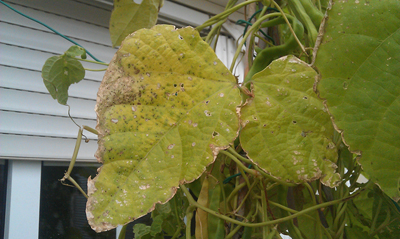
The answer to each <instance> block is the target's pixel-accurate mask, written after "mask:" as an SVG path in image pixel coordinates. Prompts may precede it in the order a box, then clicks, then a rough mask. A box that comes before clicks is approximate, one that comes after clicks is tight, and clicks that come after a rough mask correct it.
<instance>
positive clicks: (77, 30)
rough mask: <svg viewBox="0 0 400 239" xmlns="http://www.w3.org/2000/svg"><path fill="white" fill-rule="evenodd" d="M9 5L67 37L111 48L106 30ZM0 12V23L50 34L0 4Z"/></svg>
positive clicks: (42, 27)
mask: <svg viewBox="0 0 400 239" xmlns="http://www.w3.org/2000/svg"><path fill="white" fill-rule="evenodd" d="M10 5H11V6H12V7H14V8H15V9H17V10H18V11H21V12H22V13H24V14H26V15H28V16H30V17H32V18H35V19H36V20H39V21H41V22H43V23H45V24H47V25H49V26H50V27H52V28H54V29H55V30H57V31H58V32H60V33H62V34H64V35H66V36H68V37H73V38H77V39H81V40H86V41H92V42H97V43H99V44H103V45H107V46H111V40H110V36H109V33H108V30H107V28H105V27H99V26H95V25H92V24H89V23H85V22H81V21H77V20H74V19H70V18H66V17H60V16H57V15H54V14H50V13H46V12H43V11H37V10H34V9H30V8H27V7H22V6H18V5H15V4H10ZM0 11H1V14H0V21H3V22H8V23H13V24H16V25H21V26H26V27H29V28H33V29H38V30H43V31H47V32H50V30H49V29H47V28H46V27H44V26H42V25H40V24H38V23H36V22H34V21H32V20H29V19H27V18H25V17H23V16H21V15H19V14H17V13H15V12H14V11H12V10H10V9H8V8H7V7H6V6H4V5H2V4H0Z"/></svg>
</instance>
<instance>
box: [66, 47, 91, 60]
mask: <svg viewBox="0 0 400 239" xmlns="http://www.w3.org/2000/svg"><path fill="white" fill-rule="evenodd" d="M65 55H67V56H69V57H76V56H81V57H82V56H83V57H85V58H86V50H85V49H84V48H83V47H80V46H76V45H75V46H71V47H70V48H69V49H68V50H67V51H66V52H65ZM83 57H82V59H84V58H83Z"/></svg>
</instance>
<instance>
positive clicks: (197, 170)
mask: <svg viewBox="0 0 400 239" xmlns="http://www.w3.org/2000/svg"><path fill="white" fill-rule="evenodd" d="M240 104H241V97H240V92H239V90H238V88H237V84H236V79H235V77H234V76H233V75H232V74H231V73H230V72H229V70H228V69H227V68H226V67H225V66H224V65H223V64H222V62H221V61H219V60H218V58H217V56H216V55H215V53H214V52H213V50H212V49H211V48H210V47H209V46H208V44H207V43H206V42H204V41H203V40H202V39H201V37H200V36H199V34H198V32H197V31H196V30H195V29H193V28H191V27H187V28H183V29H178V30H176V29H175V27H173V26H169V25H157V26H155V27H153V28H152V29H142V30H139V31H137V32H135V33H134V34H131V35H130V36H129V37H128V38H127V39H126V40H125V41H124V42H123V44H122V46H121V48H120V49H119V50H118V52H117V53H116V55H115V56H114V58H113V60H112V62H111V63H110V65H109V68H108V70H107V72H106V74H105V76H104V79H103V81H102V83H101V86H100V89H99V92H98V98H97V105H96V113H97V116H98V124H97V127H96V129H97V131H98V132H99V141H98V144H99V148H98V150H97V152H96V157H97V158H98V160H99V161H100V162H102V163H103V164H104V165H103V166H102V167H101V168H100V169H99V174H98V175H97V176H96V177H95V178H94V179H93V180H91V179H89V182H88V195H89V199H88V203H87V217H88V221H89V224H90V225H91V226H92V228H93V229H94V230H95V231H105V230H110V229H112V228H115V227H116V226H118V225H122V224H126V223H128V222H130V221H133V220H135V219H136V218H138V217H141V216H143V215H145V214H147V213H148V212H150V211H152V210H154V207H155V204H156V203H165V202H167V201H168V200H170V199H171V198H172V197H173V196H174V195H175V193H176V190H177V188H178V187H179V184H183V183H188V182H192V181H193V180H195V179H196V178H198V177H200V175H201V174H202V173H203V172H204V170H205V168H206V166H207V165H209V164H211V163H212V162H213V161H214V160H215V157H216V155H217V154H218V152H219V151H220V150H221V149H224V148H227V147H228V146H229V144H230V143H231V142H233V140H234V139H235V138H236V137H237V134H238V130H239V120H238V116H237V108H238V106H239V105H240Z"/></svg>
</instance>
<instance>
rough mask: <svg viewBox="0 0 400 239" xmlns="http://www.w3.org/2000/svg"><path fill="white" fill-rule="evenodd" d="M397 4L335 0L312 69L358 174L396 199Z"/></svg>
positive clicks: (399, 162)
mask: <svg viewBox="0 0 400 239" xmlns="http://www.w3.org/2000/svg"><path fill="white" fill-rule="evenodd" d="M399 11H400V2H399V1H397V0H387V1H334V5H333V7H332V9H331V10H329V11H328V14H329V18H328V20H327V22H326V25H325V34H324V37H323V40H322V43H321V46H320V47H319V50H318V53H317V56H316V61H315V64H316V66H317V67H318V69H319V71H320V73H321V80H320V83H319V84H318V91H319V93H320V96H321V97H322V98H324V99H326V101H325V104H326V107H327V108H328V110H329V113H330V114H331V116H332V117H333V119H334V124H335V125H336V128H337V129H338V131H340V132H341V133H342V137H343V140H344V142H345V143H346V145H348V146H349V148H350V150H351V151H352V152H354V153H358V154H361V158H360V161H359V162H360V163H361V165H362V167H363V170H365V172H366V173H367V174H368V175H369V176H370V177H371V179H373V180H374V181H375V182H377V183H378V184H379V185H380V187H381V188H382V189H383V191H384V192H386V193H387V194H388V195H390V196H391V197H393V198H395V199H396V200H398V199H399V198H400V193H399V180H400V170H399V169H400V124H399V122H400V54H399V53H400V42H399V39H400V15H399V14H398V13H399Z"/></svg>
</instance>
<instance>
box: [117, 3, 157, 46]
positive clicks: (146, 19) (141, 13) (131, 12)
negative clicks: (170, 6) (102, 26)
mask: <svg viewBox="0 0 400 239" xmlns="http://www.w3.org/2000/svg"><path fill="white" fill-rule="evenodd" d="M163 3H164V0H143V1H142V2H141V3H140V4H137V3H135V1H133V0H114V10H113V11H112V14H111V18H110V29H109V30H110V37H111V42H112V44H113V46H114V47H115V46H119V45H121V42H122V41H123V40H124V39H125V37H127V36H128V35H129V34H131V33H132V32H134V31H137V30H139V29H142V28H151V27H152V26H154V24H156V22H157V16H158V11H159V10H160V8H161V7H162V5H163Z"/></svg>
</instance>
